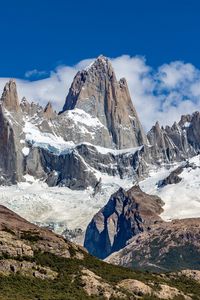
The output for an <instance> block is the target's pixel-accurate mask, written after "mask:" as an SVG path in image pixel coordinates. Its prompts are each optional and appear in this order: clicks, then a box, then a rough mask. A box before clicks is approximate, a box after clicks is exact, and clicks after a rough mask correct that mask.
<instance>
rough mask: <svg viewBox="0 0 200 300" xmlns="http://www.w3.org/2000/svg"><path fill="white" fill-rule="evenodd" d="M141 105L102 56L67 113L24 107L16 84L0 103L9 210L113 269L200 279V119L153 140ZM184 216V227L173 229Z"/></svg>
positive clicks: (0, 155)
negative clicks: (190, 273) (195, 274)
mask: <svg viewBox="0 0 200 300" xmlns="http://www.w3.org/2000/svg"><path fill="white" fill-rule="evenodd" d="M133 103H134V99H133V101H132V99H131V97H130V94H129V90H128V85H127V82H126V79H124V78H122V79H120V80H118V79H117V78H116V75H115V72H114V69H113V67H112V65H111V62H110V61H109V59H108V58H106V57H104V56H102V55H101V56H99V57H98V58H97V59H96V60H95V61H94V62H93V63H92V64H91V65H90V66H88V67H87V68H86V69H84V70H81V71H79V72H78V73H77V74H76V76H75V77H74V80H73V82H72V84H71V87H70V89H69V92H68V94H67V96H66V99H65V102H64V105H63V109H62V110H61V111H60V112H59V113H57V112H56V111H54V109H53V107H52V105H51V103H50V102H49V103H48V104H47V105H46V107H45V108H43V107H41V106H40V105H39V104H37V103H34V102H29V100H28V99H26V98H22V99H18V94H17V86H16V83H15V81H14V80H10V81H9V82H8V83H7V84H6V85H5V87H4V90H3V94H2V96H1V99H0V184H1V186H0V193H1V194H2V196H0V204H3V205H6V206H8V207H9V208H11V209H12V210H14V211H15V212H17V213H19V214H20V215H21V216H22V217H25V218H27V219H28V220H29V221H31V222H33V223H35V224H37V225H40V226H42V227H48V228H50V229H52V230H53V231H55V232H57V233H61V234H62V235H63V236H64V237H65V238H67V239H71V240H74V241H76V242H79V243H81V244H84V247H85V248H86V249H87V250H88V252H89V253H90V254H92V255H94V256H96V257H98V258H100V259H105V260H106V261H107V262H109V263H114V264H118V265H121V266H126V267H131V268H134V269H135V268H137V269H141V270H148V271H149V270H150V271H156V272H161V271H162V272H166V271H177V270H179V271H180V272H181V270H185V269H191V270H194V269H195V268H196V269H198V270H199V269H200V261H199V254H200V244H199V219H198V218H197V217H200V214H199V213H198V208H199V200H200V199H199V198H198V197H197V196H196V194H195V192H194V191H198V187H199V183H198V180H199V179H200V171H199V170H200V165H199V151H200V131H199V128H200V113H199V112H194V113H193V114H192V115H189V114H188V115H187V114H186V115H183V116H182V117H181V119H180V121H179V122H175V123H174V124H173V125H172V126H166V127H165V128H164V127H163V126H160V124H159V123H158V122H157V123H156V124H155V125H154V126H152V128H151V129H150V131H149V132H148V133H146V132H145V131H144V129H143V127H142V122H140V120H139V117H138V114H137V112H136V109H135V107H134V104H133ZM194 183H195V184H196V185H195V188H194ZM184 188H185V189H186V190H187V191H189V193H187V191H186V192H185V190H184ZM176 190H177V191H180V193H178V194H177V193H176ZM181 191H183V192H182V193H181ZM169 196H171V198H170V199H169ZM195 197H196V198H195ZM165 199H167V200H168V202H167V203H166V202H165ZM179 199H180V200H181V199H183V201H182V203H181V201H180V200H179ZM190 199H192V200H191V202H190ZM176 203H180V205H179V206H178V205H177V204H176ZM176 210H177V216H178V217H177V218H180V219H182V220H173V221H171V222H169V219H175V218H174V215H175V216H176V214H175V213H176ZM169 212H170V214H169V215H168V217H166V214H167V213H169ZM179 212H180V214H179ZM30 226H31V225H30ZM32 226H33V229H34V228H35V227H34V226H36V225H32ZM31 230H32V227H31ZM37 230H39V229H37ZM51 234H53V233H51ZM45 247H46V246H45ZM77 247H78V246H77ZM45 249H46V248H45ZM40 250H41V249H40ZM47 250H48V251H49V252H51V251H50V250H49V249H47ZM45 251H46V250H45ZM77 251H78V250H77ZM81 251H84V250H81ZM81 253H82V252H81ZM48 272H50V273H51V271H49V270H47V273H48ZM52 272H53V271H52ZM88 272H90V271H88ZM51 274H54V273H51ZM88 274H89V273H87V274H86V276H89V275H88ZM52 276H54V275H52ZM181 276H182V275H181ZM94 277H95V276H94ZM96 280H99V279H97V278H96ZM119 293H120V292H119ZM104 296H105V295H104ZM118 296H119V295H118ZM176 296H177V297H178V296H180V297H182V299H193V298H184V297H185V296H183V295H182V296H181V294H180V295H178V294H177V295H175V296H174V297H176ZM155 297H157V296H155ZM180 297H179V298H180ZM188 297H190V296H188ZM98 299H100V298H98ZM129 299H131V298H129ZM133 299H134V298H133ZM145 299H147V298H145ZM149 299H150V298H149ZM152 299H156V298H152ZM163 299H168V298H163ZM169 299H171V298H169ZM177 299H178V298H177ZM180 299H181V298H180ZM194 299H199V298H194Z"/></svg>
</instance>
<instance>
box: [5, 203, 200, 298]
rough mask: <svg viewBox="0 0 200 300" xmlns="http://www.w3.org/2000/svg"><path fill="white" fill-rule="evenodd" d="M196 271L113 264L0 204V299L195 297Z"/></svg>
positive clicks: (199, 289)
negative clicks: (149, 269) (163, 270)
mask: <svg viewBox="0 0 200 300" xmlns="http://www.w3.org/2000/svg"><path fill="white" fill-rule="evenodd" d="M199 278H200V277H199V273H198V271H188V270H185V271H183V272H182V273H169V274H167V275H165V274H161V275H158V274H151V273H145V272H139V271H137V272H135V271H131V270H128V269H126V268H122V267H118V266H113V265H110V264H107V263H105V262H103V261H100V260H98V259H96V258H95V257H92V256H91V255H89V254H88V253H87V252H86V251H85V250H84V249H83V248H82V247H78V246H77V245H75V244H73V243H71V242H69V241H67V240H65V239H64V238H63V237H61V236H58V235H56V234H54V233H53V232H51V231H49V230H47V229H43V228H40V227H38V226H36V225H33V224H31V223H29V222H27V221H26V220H25V219H23V218H21V217H20V216H18V215H17V214H15V213H13V212H12V211H10V210H9V209H7V208H6V207H4V206H0V288H1V293H0V299H1V300H13V299H19V300H27V299H30V300H31V299H32V300H35V299H48V300H61V299H70V300H73V299H74V300H84V299H85V300H87V299H88V300H89V299H96V300H97V299H102V300H103V299H108V300H109V299H110V300H111V299H127V300H128V299H138V297H139V298H140V299H155V300H158V299H166V294H167V299H174V297H177V298H178V297H179V298H180V299H185V300H191V299H198V295H199V293H200V280H199Z"/></svg>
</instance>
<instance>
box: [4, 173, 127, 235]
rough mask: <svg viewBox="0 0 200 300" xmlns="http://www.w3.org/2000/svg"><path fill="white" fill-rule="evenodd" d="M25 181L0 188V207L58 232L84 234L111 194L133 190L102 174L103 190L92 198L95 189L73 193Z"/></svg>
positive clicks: (117, 179)
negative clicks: (70, 231)
mask: <svg viewBox="0 0 200 300" xmlns="http://www.w3.org/2000/svg"><path fill="white" fill-rule="evenodd" d="M26 180H27V181H26V182H24V183H18V185H13V186H7V187H3V186H0V204H2V205H5V206H7V207H8V208H10V209H12V210H13V211H14V212H16V213H18V214H19V215H20V216H22V217H24V218H25V219H27V220H28V221H30V222H33V223H39V224H41V225H52V224H53V225H54V230H55V231H56V232H57V233H62V232H63V231H64V230H65V229H66V228H67V229H71V230H74V229H76V228H81V229H82V231H84V230H85V229H86V226H87V225H88V223H89V222H90V220H91V219H92V217H93V216H94V214H95V213H96V212H97V211H98V210H99V209H100V208H102V207H103V206H104V205H105V204H106V202H107V200H108V199H109V197H110V195H111V194H112V193H114V192H115V191H116V190H117V189H118V188H119V187H120V186H123V187H124V188H128V187H131V185H132V182H131V180H120V179H119V178H117V177H115V178H114V177H112V176H107V175H102V185H103V188H102V191H101V193H100V194H97V195H96V196H93V190H92V189H87V190H84V191H76V190H71V189H69V188H66V187H48V186H47V185H46V184H45V183H42V182H40V181H36V180H34V178H33V177H31V176H26Z"/></svg>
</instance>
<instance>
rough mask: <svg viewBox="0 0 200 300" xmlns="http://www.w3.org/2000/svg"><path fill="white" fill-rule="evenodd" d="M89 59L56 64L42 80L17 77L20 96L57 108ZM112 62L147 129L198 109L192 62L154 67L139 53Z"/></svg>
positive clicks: (198, 85)
mask: <svg viewBox="0 0 200 300" xmlns="http://www.w3.org/2000/svg"><path fill="white" fill-rule="evenodd" d="M92 61H93V59H86V60H82V61H80V62H79V63H78V64H77V65H75V66H73V67H70V66H64V65H63V66H59V67H58V68H56V69H55V70H53V71H52V72H50V74H49V76H48V77H47V78H45V79H38V80H35V81H31V80H30V79H25V80H22V79H16V81H17V86H18V93H19V97H20V98H22V97H23V96H25V97H26V98H27V99H28V100H29V101H35V102H39V103H40V104H41V105H43V106H44V105H46V103H47V102H48V101H49V100H50V101H52V103H53V105H54V107H55V109H56V110H57V111H59V110H60V109H61V108H62V106H63V104H64V101H65V97H66V95H67V92H68V90H69V87H70V85H71V83H72V80H73V77H74V76H75V74H76V72H77V71H78V70H81V69H83V68H85V67H86V66H87V65H89V64H90V63H91V62H92ZM111 61H112V64H113V67H114V69H115V72H116V75H117V78H118V79H119V78H121V77H125V78H126V79H127V81H128V85H129V90H130V94H131V97H132V100H133V103H134V105H135V107H136V109H137V111H138V114H139V117H140V119H141V122H142V123H143V124H144V127H145V128H146V129H147V130H148V129H149V128H150V127H151V126H152V125H153V124H154V123H155V122H156V121H157V120H158V121H159V122H160V123H161V124H163V125H166V124H169V125H171V124H172V123H173V122H174V121H178V120H179V118H180V116H181V114H188V113H192V112H194V111H195V110H199V108H200V70H199V69H197V68H195V66H193V65H192V64H189V63H184V62H181V61H175V62H171V63H169V64H164V65H162V66H160V67H159V68H158V69H157V70H155V69H153V68H152V67H150V66H148V64H147V63H146V60H145V58H144V57H140V56H135V57H130V56H128V55H122V56H120V57H117V58H111ZM31 72H32V74H31ZM37 72H40V71H37V70H32V71H28V72H27V73H26V76H28V77H29V76H33V75H37V74H36V73H37ZM42 72H43V71H42ZM6 81H8V78H0V90H3V86H4V85H5V83H6Z"/></svg>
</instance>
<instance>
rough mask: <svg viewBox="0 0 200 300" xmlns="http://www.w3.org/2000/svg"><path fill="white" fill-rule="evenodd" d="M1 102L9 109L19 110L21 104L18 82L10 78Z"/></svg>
mask: <svg viewBox="0 0 200 300" xmlns="http://www.w3.org/2000/svg"><path fill="white" fill-rule="evenodd" d="M1 102H2V104H3V106H4V107H5V108H7V109H8V110H11V111H14V112H17V111H19V108H20V106H19V100H18V95H17V88H16V83H15V81H14V80H10V81H9V82H8V83H6V85H5V87H4V90H3V94H2V97H1Z"/></svg>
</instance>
